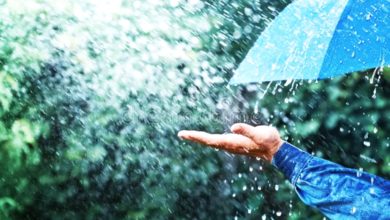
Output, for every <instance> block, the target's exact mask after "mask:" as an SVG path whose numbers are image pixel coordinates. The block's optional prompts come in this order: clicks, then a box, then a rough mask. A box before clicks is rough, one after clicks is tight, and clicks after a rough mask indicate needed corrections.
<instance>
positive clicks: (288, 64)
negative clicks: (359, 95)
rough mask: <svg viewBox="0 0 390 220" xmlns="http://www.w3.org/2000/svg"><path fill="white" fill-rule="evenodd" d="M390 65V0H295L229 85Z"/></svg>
mask: <svg viewBox="0 0 390 220" xmlns="http://www.w3.org/2000/svg"><path fill="white" fill-rule="evenodd" d="M389 63H390V0H327V1H323V0H296V1H294V2H293V3H291V4H290V5H288V6H287V7H286V8H285V9H284V10H283V11H282V12H281V13H280V14H279V15H278V16H277V17H276V18H275V20H274V21H273V22H272V23H271V24H270V25H269V27H267V28H266V29H265V31H264V32H263V33H262V35H261V36H260V37H259V39H258V40H257V41H256V42H255V45H254V46H253V47H252V48H251V49H250V51H249V53H248V54H247V56H246V57H245V59H244V60H243V61H242V63H241V64H240V66H239V67H238V69H237V70H236V71H235V74H234V76H233V78H232V79H231V80H230V84H240V83H250V82H264V81H276V80H292V79H323V78H329V77H333V76H338V75H342V74H346V73H350V72H355V71H360V70H366V69H371V68H375V67H379V66H384V65H388V64H389Z"/></svg>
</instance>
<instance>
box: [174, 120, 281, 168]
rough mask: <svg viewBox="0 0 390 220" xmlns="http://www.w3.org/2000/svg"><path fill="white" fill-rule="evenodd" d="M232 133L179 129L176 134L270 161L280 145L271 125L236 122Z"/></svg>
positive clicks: (277, 133)
mask: <svg viewBox="0 0 390 220" xmlns="http://www.w3.org/2000/svg"><path fill="white" fill-rule="evenodd" d="M231 130H232V132H233V133H232V134H209V133H207V132H202V131H186V130H183V131H180V132H179V134H178V136H179V137H181V138H183V139H186V140H190V141H194V142H197V143H200V144H204V145H209V146H211V147H214V148H218V149H222V150H226V151H228V152H231V153H235V154H244V155H248V156H255V157H260V158H263V159H265V160H267V161H269V162H271V160H272V157H273V155H274V154H275V153H276V152H277V151H278V149H279V147H280V146H281V145H282V143H283V142H282V140H281V139H280V135H279V132H278V131H277V130H276V129H275V128H274V127H271V126H257V127H253V126H250V125H247V124H243V123H238V124H234V125H233V126H232V127H231Z"/></svg>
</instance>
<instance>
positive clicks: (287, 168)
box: [272, 142, 390, 220]
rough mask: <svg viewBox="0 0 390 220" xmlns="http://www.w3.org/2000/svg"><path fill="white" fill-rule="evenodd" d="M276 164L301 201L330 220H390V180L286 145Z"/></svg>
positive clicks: (276, 159)
mask: <svg viewBox="0 0 390 220" xmlns="http://www.w3.org/2000/svg"><path fill="white" fill-rule="evenodd" d="M272 164H273V165H274V166H276V167H277V168H278V169H279V170H280V171H281V172H282V173H283V174H284V175H285V176H286V177H287V178H288V179H289V181H290V182H291V183H292V184H293V186H294V188H295V190H296V192H297V194H298V196H299V197H300V198H301V200H302V201H303V202H304V203H305V204H307V205H309V206H312V207H314V208H317V209H318V210H320V211H321V212H322V213H323V214H324V215H325V216H327V217H328V218H330V219H375V220H377V219H390V181H388V180H385V179H382V178H380V177H378V176H375V175H371V174H368V173H365V172H362V171H359V170H354V169H349V168H345V167H343V166H341V165H339V164H336V163H333V162H330V161H327V160H324V159H321V158H318V157H314V156H312V155H310V154H308V153H306V152H304V151H302V150H299V149H298V148H296V147H294V146H293V145H291V144H289V143H287V142H285V143H284V144H283V145H282V146H281V148H280V149H279V151H278V152H277V153H276V154H275V155H274V158H273V160H272Z"/></svg>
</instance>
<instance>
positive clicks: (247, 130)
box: [230, 123, 257, 140]
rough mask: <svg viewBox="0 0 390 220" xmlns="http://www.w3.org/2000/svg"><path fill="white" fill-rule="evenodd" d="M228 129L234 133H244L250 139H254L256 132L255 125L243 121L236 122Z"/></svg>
mask: <svg viewBox="0 0 390 220" xmlns="http://www.w3.org/2000/svg"><path fill="white" fill-rule="evenodd" d="M230 130H231V131H232V132H233V133H235V134H241V135H244V136H246V137H248V138H250V139H252V140H253V139H255V137H256V134H257V132H256V129H255V127H253V126H251V125H248V124H245V123H236V124H234V125H233V126H232V127H231V128H230Z"/></svg>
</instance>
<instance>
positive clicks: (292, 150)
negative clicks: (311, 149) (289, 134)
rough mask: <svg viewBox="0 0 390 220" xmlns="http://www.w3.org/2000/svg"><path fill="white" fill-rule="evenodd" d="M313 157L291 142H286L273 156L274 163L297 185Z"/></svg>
mask: <svg viewBox="0 0 390 220" xmlns="http://www.w3.org/2000/svg"><path fill="white" fill-rule="evenodd" d="M312 158H313V156H312V155H310V154H308V153H307V152H304V151H302V150H300V149H298V148H296V147H295V146H293V145H292V144H290V143H287V142H284V143H283V144H282V146H281V147H280V148H279V150H278V151H277V152H276V154H275V155H274V157H273V158H272V162H271V163H272V165H274V166H275V167H276V168H277V169H278V170H280V171H281V172H282V173H283V174H284V175H285V176H286V177H287V178H288V180H289V181H290V182H291V183H292V184H293V185H295V183H296V181H297V179H298V176H299V175H300V173H301V172H302V170H303V169H304V168H305V167H306V165H307V164H308V163H309V162H310V160H311V159H312Z"/></svg>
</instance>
